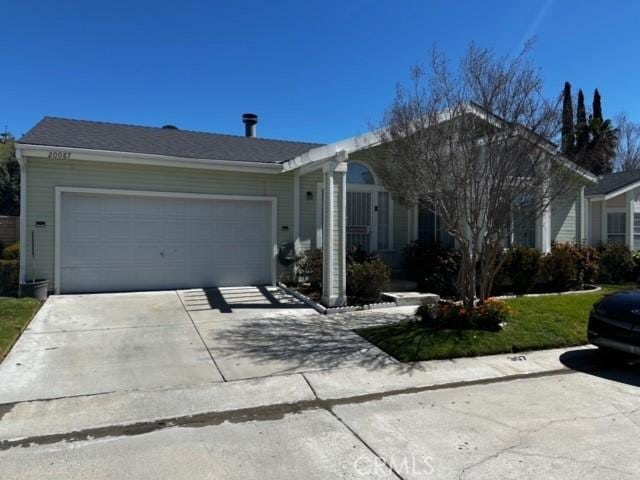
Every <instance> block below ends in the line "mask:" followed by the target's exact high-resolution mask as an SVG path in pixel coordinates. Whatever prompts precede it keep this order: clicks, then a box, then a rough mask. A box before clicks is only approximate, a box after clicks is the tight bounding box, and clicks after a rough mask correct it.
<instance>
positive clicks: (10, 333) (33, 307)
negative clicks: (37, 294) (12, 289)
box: [0, 297, 40, 361]
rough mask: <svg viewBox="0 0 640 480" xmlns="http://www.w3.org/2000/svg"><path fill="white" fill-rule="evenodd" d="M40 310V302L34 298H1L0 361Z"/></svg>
mask: <svg viewBox="0 0 640 480" xmlns="http://www.w3.org/2000/svg"><path fill="white" fill-rule="evenodd" d="M39 308H40V302H39V301H38V300H36V299H34V298H7V297H0V361H2V359H3V358H4V357H5V355H7V353H9V350H10V349H11V346H12V345H13V344H14V342H15V341H16V339H17V338H18V337H19V336H20V334H21V333H22V330H24V328H25V327H26V326H27V324H28V323H29V321H30V320H31V319H32V318H33V316H34V315H35V313H36V312H37V311H38V309H39Z"/></svg>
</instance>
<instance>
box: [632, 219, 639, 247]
mask: <svg viewBox="0 0 640 480" xmlns="http://www.w3.org/2000/svg"><path fill="white" fill-rule="evenodd" d="M633 249H634V250H640V213H634V214H633Z"/></svg>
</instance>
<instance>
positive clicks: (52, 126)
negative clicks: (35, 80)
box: [18, 117, 320, 163]
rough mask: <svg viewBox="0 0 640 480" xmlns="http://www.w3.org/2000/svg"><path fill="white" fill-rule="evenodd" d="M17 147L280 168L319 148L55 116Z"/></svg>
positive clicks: (300, 143) (276, 141) (42, 122)
mask: <svg viewBox="0 0 640 480" xmlns="http://www.w3.org/2000/svg"><path fill="white" fill-rule="evenodd" d="M18 143H21V144H29V145H46V146H51V147H67V148H83V149H89V150H105V151H112V152H128V153H140V154H151V155H166V156H173V157H184V158H197V159H207V160H227V161H239V162H256V163H281V162H284V161H286V160H288V159H291V158H294V157H296V156H298V155H300V154H302V153H304V152H306V151H308V150H310V149H312V148H314V147H317V146H319V145H320V144H316V143H304V142H289V141H284V140H269V139H263V138H247V137H244V136H236V135H223V134H217V133H206V132H194V131H189V130H176V129H168V128H159V127H143V126H137V125H125V124H118V123H106V122H94V121H87V120H72V119H67V118H56V117H45V118H43V119H42V120H41V121H40V122H39V123H38V124H37V125H36V126H35V127H33V128H32V129H31V130H30V131H29V132H28V133H27V134H26V135H24V136H23V137H22V138H21V139H20V140H19V141H18Z"/></svg>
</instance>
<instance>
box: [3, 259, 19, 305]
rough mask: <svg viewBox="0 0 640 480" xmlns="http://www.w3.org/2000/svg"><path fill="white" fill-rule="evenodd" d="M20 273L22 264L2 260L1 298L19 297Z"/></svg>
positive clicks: (15, 261)
mask: <svg viewBox="0 0 640 480" xmlns="http://www.w3.org/2000/svg"><path fill="white" fill-rule="evenodd" d="M19 272H20V262H19V261H18V260H0V297H15V296H16V295H18V274H19Z"/></svg>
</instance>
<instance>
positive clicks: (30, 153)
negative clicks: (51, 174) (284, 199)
mask: <svg viewBox="0 0 640 480" xmlns="http://www.w3.org/2000/svg"><path fill="white" fill-rule="evenodd" d="M16 152H20V154H21V155H22V156H23V157H35V158H48V156H49V152H61V153H69V154H71V157H70V158H69V159H70V160H85V161H91V162H110V163H126V164H133V165H152V166H159V167H181V168H196V169H201V170H226V171H233V172H248V173H281V172H283V171H284V169H283V166H282V164H279V163H258V162H242V161H236V160H211V159H206V158H187V157H174V156H169V155H154V154H148V153H132V152H116V151H111V150H93V149H86V148H70V147H54V146H48V145H30V144H26V143H22V144H21V143H16ZM54 161H55V160H54Z"/></svg>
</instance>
